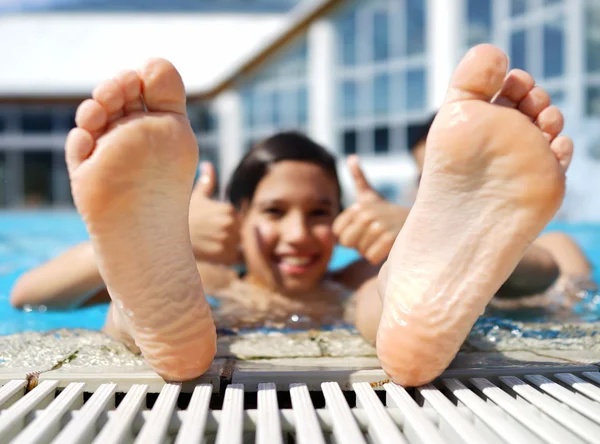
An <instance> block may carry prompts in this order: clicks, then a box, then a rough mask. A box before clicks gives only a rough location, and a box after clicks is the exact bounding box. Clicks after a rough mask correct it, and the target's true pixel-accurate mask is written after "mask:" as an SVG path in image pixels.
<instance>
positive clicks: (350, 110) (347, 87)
mask: <svg viewBox="0 0 600 444" xmlns="http://www.w3.org/2000/svg"><path fill="white" fill-rule="evenodd" d="M356 99H357V87H356V82H354V81H353V80H346V81H345V82H343V83H342V116H344V117H354V116H356Z"/></svg>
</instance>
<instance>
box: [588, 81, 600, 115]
mask: <svg viewBox="0 0 600 444" xmlns="http://www.w3.org/2000/svg"><path fill="white" fill-rule="evenodd" d="M586 108H587V113H588V115H590V116H600V86H590V87H589V88H588V89H587V106H586Z"/></svg>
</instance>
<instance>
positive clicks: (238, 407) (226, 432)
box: [216, 384, 244, 444]
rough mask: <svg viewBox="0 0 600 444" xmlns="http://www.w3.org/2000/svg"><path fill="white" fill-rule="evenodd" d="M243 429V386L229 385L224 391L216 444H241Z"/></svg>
mask: <svg viewBox="0 0 600 444" xmlns="http://www.w3.org/2000/svg"><path fill="white" fill-rule="evenodd" d="M243 429H244V385H243V384H231V385H229V386H228V387H227V389H226V390H225V400H224V402H223V412H222V416H221V421H220V422H219V429H218V431H217V440H216V444H242V438H243Z"/></svg>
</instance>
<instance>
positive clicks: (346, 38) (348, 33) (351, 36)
mask: <svg viewBox="0 0 600 444" xmlns="http://www.w3.org/2000/svg"><path fill="white" fill-rule="evenodd" d="M338 38H339V43H340V46H341V51H340V52H341V55H342V60H341V63H342V64H343V65H346V66H351V65H354V64H355V63H356V13H355V10H351V11H348V12H346V13H345V14H343V15H341V16H340V17H339V20H338Z"/></svg>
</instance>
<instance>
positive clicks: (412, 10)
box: [405, 0, 425, 55]
mask: <svg viewBox="0 0 600 444" xmlns="http://www.w3.org/2000/svg"><path fill="white" fill-rule="evenodd" d="M405 1H406V33H407V39H406V45H407V46H406V52H407V53H408V54H409V55H410V54H420V53H422V52H424V51H425V1H424V0H405Z"/></svg>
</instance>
